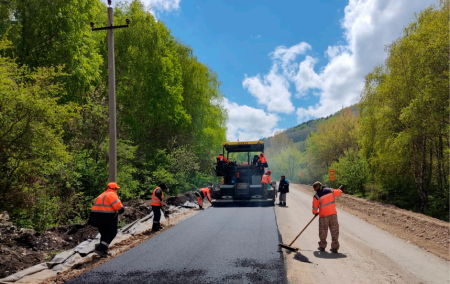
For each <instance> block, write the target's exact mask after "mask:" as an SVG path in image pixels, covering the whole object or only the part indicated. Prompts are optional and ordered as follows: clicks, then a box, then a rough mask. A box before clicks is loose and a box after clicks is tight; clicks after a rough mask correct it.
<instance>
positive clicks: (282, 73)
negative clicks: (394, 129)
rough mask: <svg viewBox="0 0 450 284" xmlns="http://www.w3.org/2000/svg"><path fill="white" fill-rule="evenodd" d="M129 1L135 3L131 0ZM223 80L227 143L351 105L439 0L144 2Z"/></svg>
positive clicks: (267, 133) (149, 0) (144, 0)
mask: <svg viewBox="0 0 450 284" xmlns="http://www.w3.org/2000/svg"><path fill="white" fill-rule="evenodd" d="M128 1H131V0H128ZM141 1H142V2H143V3H144V4H145V5H147V7H149V11H150V12H151V13H152V14H153V15H155V17H156V18H157V19H158V20H159V21H162V22H164V24H165V25H166V26H167V27H168V28H169V29H170V30H171V32H172V34H173V35H174V36H175V37H176V38H178V39H179V40H180V41H182V42H183V43H185V44H187V45H189V46H191V47H192V48H193V50H194V54H195V56H197V58H198V59H199V61H200V62H202V63H204V64H206V65H207V66H209V67H210V68H211V69H212V70H214V71H215V72H216V73H217V74H218V77H219V80H220V81H221V82H222V85H221V91H222V93H223V94H224V96H225V99H224V101H223V106H224V107H225V108H226V109H227V111H228V122H227V128H228V129H227V140H228V141H237V140H240V141H246V140H247V141H248V140H258V139H260V138H263V137H269V136H271V135H273V134H274V133H275V132H277V131H282V130H285V129H287V128H290V127H293V126H296V125H298V124H300V123H302V122H305V121H308V120H310V119H315V118H320V117H325V116H328V115H330V114H333V113H335V112H336V111H339V110H340V109H342V108H343V107H347V106H350V105H352V104H355V103H357V102H358V101H359V99H360V94H361V91H362V89H363V87H364V76H365V75H367V74H368V73H370V72H371V71H372V70H373V68H374V67H375V66H377V65H381V64H383V62H384V60H385V59H386V50H385V49H386V46H387V45H389V44H390V43H392V42H393V41H394V40H395V39H397V38H399V37H400V36H401V35H402V31H403V29H404V28H405V27H406V26H408V24H409V23H411V22H412V21H414V20H415V14H416V13H419V12H420V11H422V10H423V9H425V8H427V7H429V6H430V5H437V0H328V1H325V0H314V1H299V0H289V1H287V0H277V1H274V0H272V1H269V0H141Z"/></svg>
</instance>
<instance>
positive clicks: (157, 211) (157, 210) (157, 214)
mask: <svg viewBox="0 0 450 284" xmlns="http://www.w3.org/2000/svg"><path fill="white" fill-rule="evenodd" d="M152 211H153V227H152V230H153V231H159V229H160V227H161V224H160V222H159V221H160V220H161V206H152Z"/></svg>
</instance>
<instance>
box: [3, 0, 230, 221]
mask: <svg viewBox="0 0 450 284" xmlns="http://www.w3.org/2000/svg"><path fill="white" fill-rule="evenodd" d="M126 18H129V19H130V20H131V24H130V26H129V28H127V29H119V30H116V31H115V62H116V96H117V137H118V146H117V147H118V150H117V151H118V153H117V159H118V177H117V182H118V183H119V186H120V187H121V189H120V196H121V198H122V199H123V200H128V199H132V198H140V197H144V196H148V195H149V194H150V192H151V190H153V189H154V188H155V187H156V186H157V185H158V184H159V182H161V181H164V182H166V183H167V184H169V185H170V187H171V190H172V191H173V192H174V193H179V192H183V191H186V190H192V189H194V188H196V187H198V186H200V185H204V184H205V183H206V182H207V181H209V180H210V178H211V177H210V169H211V162H212V161H213V160H214V159H213V158H214V156H215V153H216V152H217V151H218V150H219V148H220V145H221V144H220V143H221V142H223V141H224V140H225V131H226V127H225V123H226V119H227V113H226V110H224V108H223V107H222V106H221V102H222V99H223V97H224V96H223V94H222V93H221V91H220V81H219V79H218V76H217V74H216V73H215V72H214V71H213V70H211V69H210V68H209V67H208V66H206V65H205V64H203V63H201V62H199V61H198V59H197V57H196V56H195V55H194V52H193V50H192V48H191V47H189V46H188V45H186V44H184V43H182V42H180V41H179V40H178V39H176V38H175V37H174V36H173V35H172V34H171V32H170V30H169V29H168V28H167V27H166V26H165V25H164V23H162V22H161V21H157V20H155V18H154V17H153V16H152V15H151V13H149V11H147V10H146V9H145V7H144V5H143V3H142V2H140V1H136V0H135V1H133V2H131V3H123V2H122V3H120V4H118V6H116V7H115V9H114V22H115V23H116V24H118V23H119V24H120V23H123V24H124V23H125V19H126ZM91 21H93V22H94V23H95V24H96V26H105V25H106V23H107V13H106V5H105V4H104V3H102V2H101V1H100V0H77V1H64V0H35V1H25V0H11V1H2V2H1V3H0V194H1V199H0V210H7V211H8V212H9V213H10V216H11V217H12V220H13V222H14V223H15V224H16V225H18V226H21V227H33V228H35V229H38V230H44V229H46V228H48V227H50V226H55V225H58V224H70V223H78V222H83V220H84V219H85V218H86V217H87V213H88V212H89V209H90V206H91V205H92V201H93V199H94V198H95V197H96V196H97V195H98V194H99V193H101V192H102V191H104V190H105V186H106V183H107V182H108V90H107V81H108V80H107V76H108V67H107V35H106V31H101V32H99V31H97V32H92V31H91V28H90V26H89V22H91Z"/></svg>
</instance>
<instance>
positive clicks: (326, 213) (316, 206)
mask: <svg viewBox="0 0 450 284" xmlns="http://www.w3.org/2000/svg"><path fill="white" fill-rule="evenodd" d="M313 188H314V190H315V191H316V194H315V195H314V197H313V205H312V212H313V214H315V215H317V214H319V238H320V242H319V248H318V250H320V251H325V248H326V247H327V235H328V228H329V229H330V233H331V249H330V250H331V252H333V253H337V252H338V249H339V222H338V218H337V211H336V204H335V197H336V196H341V195H342V190H341V189H332V188H326V187H323V185H322V184H321V183H320V182H318V181H316V182H315V183H314V184H313Z"/></svg>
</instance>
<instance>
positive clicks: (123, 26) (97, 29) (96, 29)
mask: <svg viewBox="0 0 450 284" xmlns="http://www.w3.org/2000/svg"><path fill="white" fill-rule="evenodd" d="M121 28H128V25H121V26H109V27H101V28H92V30H93V31H100V30H114V29H121Z"/></svg>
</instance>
